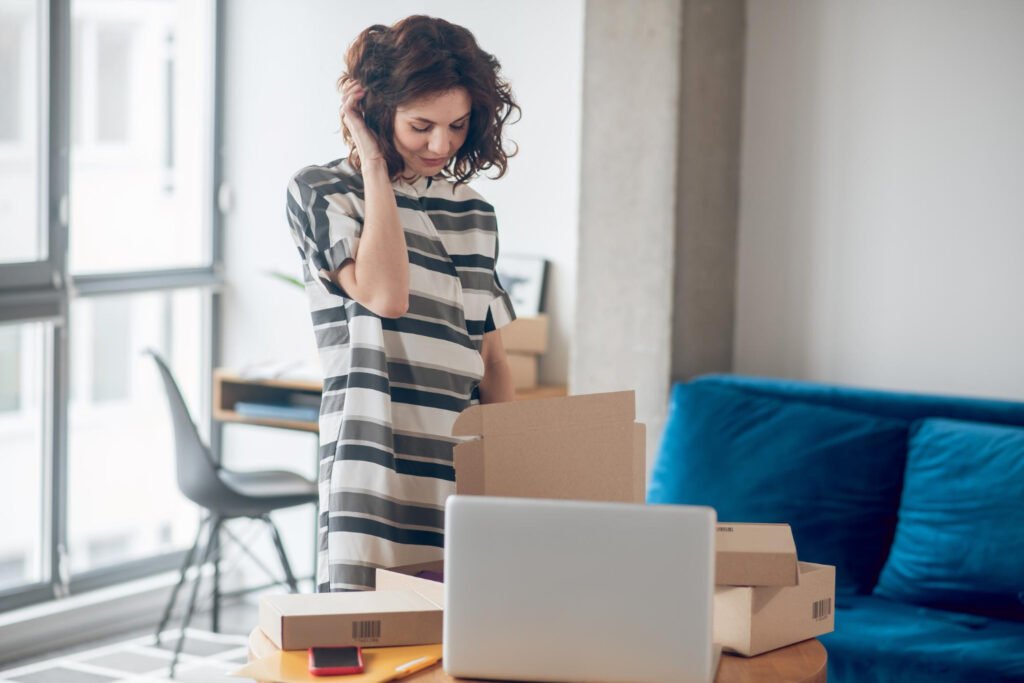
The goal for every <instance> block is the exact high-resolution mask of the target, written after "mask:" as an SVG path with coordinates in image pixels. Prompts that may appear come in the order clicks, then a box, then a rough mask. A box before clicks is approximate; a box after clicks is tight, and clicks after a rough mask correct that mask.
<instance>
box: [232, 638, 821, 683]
mask: <svg viewBox="0 0 1024 683" xmlns="http://www.w3.org/2000/svg"><path fill="white" fill-rule="evenodd" d="M275 648H276V646H275V645H274V644H273V643H272V642H270V640H269V639H268V638H267V637H266V636H265V635H263V631H261V630H260V629H258V628H254V629H253V630H252V632H251V633H249V658H250V659H257V658H259V657H266V656H267V655H270V654H273V652H274V650H275ZM827 664H828V654H827V653H826V652H825V646H823V645H822V644H821V643H820V642H818V641H817V640H805V641H803V642H802V643H796V644H795V645H790V646H789V647H784V648H780V649H778V650H773V651H771V652H766V653H764V654H763V655H758V656H757V657H737V656H735V655H728V654H723V655H722V663H721V664H720V665H719V667H718V675H717V676H715V683H771V681H786V683H790V682H792V683H825V678H826V666H827ZM402 680H403V681H408V682H409V683H457V682H458V681H465V680H467V679H462V678H452V677H451V676H449V675H448V674H446V673H445V672H444V669H442V668H441V666H440V665H438V666H435V667H432V668H430V669H427V670H426V671H421V672H420V673H417V674H413V675H412V676H409V677H408V678H404V679H402ZM260 683H273V682H272V681H261V682H260Z"/></svg>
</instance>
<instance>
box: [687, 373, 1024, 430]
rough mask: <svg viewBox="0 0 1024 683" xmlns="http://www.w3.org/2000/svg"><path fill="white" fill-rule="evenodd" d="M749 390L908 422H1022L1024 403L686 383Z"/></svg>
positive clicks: (797, 384) (717, 379)
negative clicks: (927, 419) (922, 420)
mask: <svg viewBox="0 0 1024 683" xmlns="http://www.w3.org/2000/svg"><path fill="white" fill-rule="evenodd" d="M689 384H699V385H707V386H719V387H729V388H732V389H736V390H739V391H743V392H745V393H748V394H752V395H758V396H771V397H775V398H788V399H792V400H794V401H803V402H805V403H814V404H817V405H823V406H830V407H832V408H844V409H846V410H856V411H859V412H863V413H870V414H872V415H878V416H879V417H890V418H896V419H901V420H907V421H914V420H920V419H922V418H926V417H945V418H949V419H952V420H970V421H972V422H992V423H995V424H1005V425H1013V426H1024V402H1016V401H1001V400H993V399H984V398H968V397H963V396H940V395H931V394H917V393H910V392H898V391H882V390H878V389H861V388H857V387H844V386H835V385H830V384H819V383H815V382H801V381H797V380H788V379H774V378H770V377H751V376H746V375H721V374H714V375H703V376H701V377H697V378H696V379H694V380H692V381H690V382H689Z"/></svg>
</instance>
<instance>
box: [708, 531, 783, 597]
mask: <svg viewBox="0 0 1024 683" xmlns="http://www.w3.org/2000/svg"><path fill="white" fill-rule="evenodd" d="M798 577H799V571H798V570H797V561H796V543H794V542H793V530H792V529H790V527H789V525H788V524H730V523H726V522H719V523H718V527H717V529H716V533H715V583H716V584H718V585H726V586H795V585H796V584H797V578H798Z"/></svg>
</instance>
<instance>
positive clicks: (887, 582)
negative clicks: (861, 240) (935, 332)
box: [648, 375, 1024, 683]
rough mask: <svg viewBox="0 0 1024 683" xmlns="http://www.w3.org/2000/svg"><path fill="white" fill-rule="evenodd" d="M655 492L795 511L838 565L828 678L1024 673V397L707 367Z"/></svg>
mask: <svg viewBox="0 0 1024 683" xmlns="http://www.w3.org/2000/svg"><path fill="white" fill-rule="evenodd" d="M648 502H651V503H685V504H698V505H710V506H712V507H714V508H715V509H716V510H717V511H718V518H719V519H721V520H725V521H734V522H789V523H790V524H791V525H792V527H793V535H794V537H795V539H796V543H797V553H798V555H799V556H800V558H801V559H803V560H807V561H811V562H822V563H826V564H832V565H835V566H836V620H835V623H836V630H835V632H834V633H831V634H829V635H827V636H823V637H822V639H821V640H822V642H823V643H824V645H825V647H826V648H827V649H828V654H829V681H830V683H846V682H848V681H857V682H861V681H901V682H902V683H910V682H915V681H964V682H967V681H970V682H971V683H976V682H980V681H1024V403H1015V402H1007V401H990V400H981V399H968V398H953V397H940V396H929V395H919V394H905V393H894V392H886V391H870V390H863V389H853V388H843V387H836V386H827V385H820V384H811V383H805V382H794V381H788V380H773V379H763V378H753V377H741V376H731V375H711V376H705V377H701V378H698V379H696V380H693V381H691V382H687V383H682V384H677V385H676V386H675V387H673V392H672V399H671V405H670V408H669V416H668V422H667V424H666V428H665V433H664V437H663V440H662V444H661V449H660V452H659V454H658V459H657V462H656V463H655V467H654V470H653V473H652V478H651V482H650V486H649V489H648Z"/></svg>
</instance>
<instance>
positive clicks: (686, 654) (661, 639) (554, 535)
mask: <svg viewBox="0 0 1024 683" xmlns="http://www.w3.org/2000/svg"><path fill="white" fill-rule="evenodd" d="M714 527H715V512H714V510H712V509H711V508H705V507H689V506H677V505H656V506H655V505H634V504H626V503H593V502H575V501H555V500H529V499H523V498H494V497H478V496H452V497H450V498H448V502H447V505H446V521H445V585H446V589H445V590H446V594H445V620H444V668H445V670H446V671H447V672H448V673H449V674H452V675H454V676H459V677H469V678H494V679H511V680H520V681H565V682H573V681H591V682H601V683H618V682H622V683H627V682H628V683H670V682H671V683H691V682H692V683H708V682H709V681H711V680H712V678H713V669H712V667H713V659H714V658H713V654H712V646H711V615H712V599H713V591H714V585H713V584H714Z"/></svg>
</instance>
